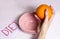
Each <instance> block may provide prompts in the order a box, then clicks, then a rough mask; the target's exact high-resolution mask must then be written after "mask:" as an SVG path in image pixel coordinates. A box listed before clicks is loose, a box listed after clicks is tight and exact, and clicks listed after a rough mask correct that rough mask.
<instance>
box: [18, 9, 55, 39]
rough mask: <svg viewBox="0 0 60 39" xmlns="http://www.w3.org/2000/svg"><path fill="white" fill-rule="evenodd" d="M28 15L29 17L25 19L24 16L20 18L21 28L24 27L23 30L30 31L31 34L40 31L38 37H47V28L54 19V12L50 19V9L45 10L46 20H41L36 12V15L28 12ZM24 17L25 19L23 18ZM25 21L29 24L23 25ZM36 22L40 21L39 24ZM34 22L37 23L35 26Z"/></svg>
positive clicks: (42, 38)
mask: <svg viewBox="0 0 60 39" xmlns="http://www.w3.org/2000/svg"><path fill="white" fill-rule="evenodd" d="M27 15H28V16H27ZM27 15H25V16H26V17H27V18H28V19H24V18H21V19H19V25H20V28H21V29H22V31H24V32H27V33H30V34H35V33H36V32H37V33H38V36H37V39H45V36H46V33H47V30H48V28H49V25H50V23H51V21H52V19H53V17H54V12H53V14H52V17H51V18H50V19H49V20H48V10H46V11H45V19H44V21H42V20H40V19H39V18H38V17H37V15H36V14H34V15H31V14H30V15H29V14H27ZM25 16H24V17H25ZM30 16H31V17H32V18H33V20H32V18H30ZM22 19H24V20H22ZM28 20H29V21H28ZM34 20H35V21H34ZM36 20H37V21H36ZM25 21H26V22H25ZM31 21H32V22H31ZM23 22H25V23H26V25H27V26H25V25H23V24H24V23H23ZM27 23H28V24H27ZM32 23H33V25H31V24H32ZM36 23H38V25H39V26H38V25H37V24H36ZM41 23H42V24H41ZM29 24H30V25H29ZM34 24H35V27H34Z"/></svg>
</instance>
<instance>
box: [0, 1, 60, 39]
mask: <svg viewBox="0 0 60 39" xmlns="http://www.w3.org/2000/svg"><path fill="white" fill-rule="evenodd" d="M41 4H48V5H51V6H52V7H53V8H54V10H55V17H54V19H53V21H52V23H51V25H50V28H49V30H48V32H47V35H46V39H60V0H0V30H1V29H3V27H6V25H8V24H9V23H11V22H12V21H13V20H15V19H17V17H18V16H19V15H20V14H21V13H23V12H27V11H34V10H35V9H36V8H37V7H38V6H39V5H41ZM0 38H1V34H0ZM2 38H3V39H4V37H3V36H2Z"/></svg>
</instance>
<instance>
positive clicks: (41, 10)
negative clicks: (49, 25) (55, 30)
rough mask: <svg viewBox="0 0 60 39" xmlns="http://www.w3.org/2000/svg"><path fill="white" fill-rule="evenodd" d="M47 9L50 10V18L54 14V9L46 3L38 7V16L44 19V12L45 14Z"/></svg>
mask: <svg viewBox="0 0 60 39" xmlns="http://www.w3.org/2000/svg"><path fill="white" fill-rule="evenodd" d="M46 9H47V10H48V19H50V18H51V16H52V14H53V10H52V8H51V7H50V6H48V5H46V4H42V5H40V6H39V7H38V8H37V9H36V14H37V16H38V17H39V18H40V19H42V20H43V19H44V18H45V15H44V14H45V10H46Z"/></svg>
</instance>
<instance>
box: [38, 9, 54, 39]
mask: <svg viewBox="0 0 60 39" xmlns="http://www.w3.org/2000/svg"><path fill="white" fill-rule="evenodd" d="M45 13H46V14H45V15H46V17H45V19H44V22H43V23H42V25H41V28H40V29H39V30H40V32H39V36H38V38H37V39H45V36H46V33H47V30H48V28H49V25H50V23H51V21H52V20H53V17H54V12H53V14H52V17H51V18H50V20H48V10H46V12H45Z"/></svg>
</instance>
